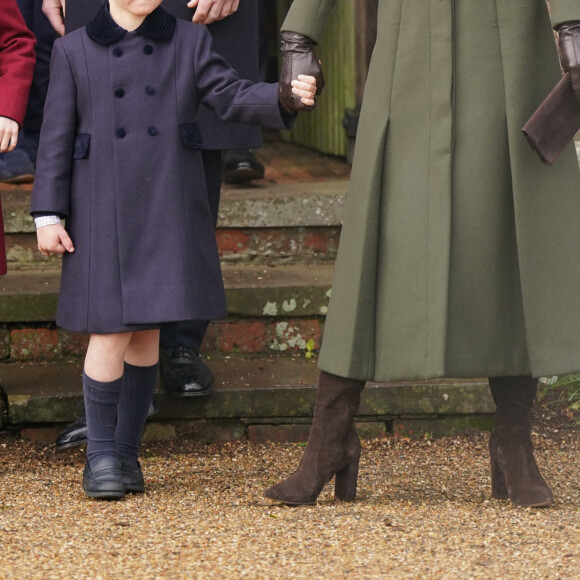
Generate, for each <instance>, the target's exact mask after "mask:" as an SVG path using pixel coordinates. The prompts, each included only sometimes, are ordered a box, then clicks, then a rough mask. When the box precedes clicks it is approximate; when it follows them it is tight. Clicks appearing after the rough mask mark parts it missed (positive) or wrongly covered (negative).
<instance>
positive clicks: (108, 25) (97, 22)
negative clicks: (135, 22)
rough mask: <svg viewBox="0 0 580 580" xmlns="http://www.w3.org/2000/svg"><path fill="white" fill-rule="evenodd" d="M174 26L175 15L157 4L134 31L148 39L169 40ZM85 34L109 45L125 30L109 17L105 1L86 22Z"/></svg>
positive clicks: (118, 38) (120, 36)
mask: <svg viewBox="0 0 580 580" xmlns="http://www.w3.org/2000/svg"><path fill="white" fill-rule="evenodd" d="M175 26H176V18H175V16H173V15H172V14H169V13H168V12H166V11H165V10H163V8H161V6H158V7H157V8H156V9H155V10H153V12H151V14H149V15H147V17H146V18H145V20H144V21H143V23H142V24H141V26H139V28H137V30H135V32H136V33H137V34H141V35H142V36H144V37H145V38H148V39H149V40H159V41H169V40H171V39H172V38H173V35H174V34H175ZM87 34H88V35H89V38H90V39H91V40H94V41H95V42H96V43H98V44H102V45H103V46H109V45H110V44H113V43H115V42H118V41H119V40H121V38H123V37H124V36H125V34H127V31H126V30H125V29H124V28H121V27H120V26H119V25H118V24H117V23H116V22H115V21H114V20H113V19H112V18H111V14H110V13H109V5H108V3H107V2H105V4H103V6H101V8H100V10H99V11H98V12H97V15H96V16H95V18H94V19H93V20H91V21H90V22H89V23H88V24H87Z"/></svg>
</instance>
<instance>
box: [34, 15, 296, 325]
mask: <svg viewBox="0 0 580 580" xmlns="http://www.w3.org/2000/svg"><path fill="white" fill-rule="evenodd" d="M277 90H278V86H277V85H275V84H274V85H268V84H254V83H251V82H250V81H246V80H241V79H239V77H238V76H237V75H236V73H235V71H234V70H233V69H232V68H231V67H230V66H229V65H228V64H227V63H226V62H225V61H224V60H223V59H222V58H221V57H220V56H219V55H218V54H217V53H216V52H214V51H213V50H212V41H211V36H210V35H209V33H208V32H207V30H206V28H205V27H204V26H201V25H195V24H192V23H188V22H183V21H181V20H177V21H176V19H175V17H174V16H172V15H169V14H168V13H167V12H165V11H164V10H163V9H161V8H158V9H157V10H156V11H154V12H153V13H152V14H151V15H149V16H148V17H147V18H146V19H145V21H144V23H143V24H142V25H141V26H140V27H139V28H138V29H137V30H136V31H134V32H129V33H127V32H126V31H124V30H123V29H122V28H120V27H118V26H117V25H116V24H115V23H114V22H113V20H112V19H111V17H110V16H109V13H108V11H107V10H106V9H104V8H103V9H102V10H101V11H100V12H99V14H98V15H97V17H96V18H95V20H93V21H92V22H91V23H89V25H88V26H87V27H86V28H84V29H80V30H77V31H75V32H73V33H70V34H68V35H66V36H65V37H63V38H62V39H59V40H58V41H57V42H56V43H55V47H54V52H53V62H52V70H51V82H50V87H49V91H48V97H47V101H46V108H45V121H44V125H43V128H42V133H41V137H40V148H39V155H38V165H37V172H36V180H35V185H34V191H33V195H32V207H31V211H32V212H51V213H52V212H54V213H56V214H59V215H62V216H64V217H66V220H67V221H66V227H67V230H68V232H69V234H70V236H71V238H72V240H73V243H74V245H75V252H74V253H72V254H66V255H65V256H64V260H63V271H62V282H61V292H60V300H59V306H58V312H57V323H58V324H59V325H60V326H62V327H64V328H67V329H70V330H77V331H87V332H95V333H109V332H121V331H124V330H130V329H132V328H133V325H151V324H158V323H163V322H171V321H178V320H192V319H204V320H207V319H212V318H218V317H220V316H223V315H224V314H225V313H226V308H225V300H224V290H223V283H222V279H221V273H220V266H219V259H218V252H217V247H216V241H215V236H214V223H213V219H212V216H211V213H210V207H209V202H208V197H207V193H206V186H205V181H204V171H203V165H202V159H201V152H200V151H199V149H198V146H199V132H198V131H197V129H196V125H195V123H196V119H197V110H198V107H199V105H200V103H205V104H206V105H207V106H208V107H210V108H212V109H213V110H214V112H215V113H216V114H217V115H218V116H219V117H220V118H222V119H225V120H228V121H230V120H231V121H236V122H245V123H253V124H262V125H267V126H272V127H277V128H282V127H284V126H287V125H288V121H289V120H288V119H287V118H286V117H283V116H282V114H281V112H280V107H279V104H278V97H277Z"/></svg>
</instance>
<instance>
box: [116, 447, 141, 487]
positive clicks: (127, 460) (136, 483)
mask: <svg viewBox="0 0 580 580" xmlns="http://www.w3.org/2000/svg"><path fill="white" fill-rule="evenodd" d="M119 462H120V463H121V475H122V476H123V483H124V484H125V491H126V492H127V493H143V492H144V491H145V480H144V479H143V472H142V471H141V464H140V463H139V461H138V460H137V459H134V458H133V457H129V456H128V455H119Z"/></svg>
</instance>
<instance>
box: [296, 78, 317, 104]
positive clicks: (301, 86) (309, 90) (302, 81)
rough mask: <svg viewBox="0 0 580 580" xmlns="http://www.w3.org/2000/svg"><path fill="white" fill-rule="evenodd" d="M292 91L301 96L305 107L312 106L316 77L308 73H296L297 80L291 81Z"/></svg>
mask: <svg viewBox="0 0 580 580" xmlns="http://www.w3.org/2000/svg"><path fill="white" fill-rule="evenodd" d="M291 84H292V93H294V94H295V95H298V96H299V97H301V99H300V100H301V101H302V103H303V104H304V105H306V106H307V107H313V106H314V104H315V101H314V95H315V94H316V79H315V78H314V77H311V76H308V75H298V80H296V79H294V80H293V81H292V83H291Z"/></svg>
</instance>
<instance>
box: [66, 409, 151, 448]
mask: <svg viewBox="0 0 580 580" xmlns="http://www.w3.org/2000/svg"><path fill="white" fill-rule="evenodd" d="M158 412H159V410H158V409H157V406H156V405H155V399H153V400H152V401H151V405H149V411H148V413H147V417H151V415H155V413H158ZM87 438H88V431H87V417H86V415H85V408H84V406H83V407H81V409H80V411H79V416H78V417H77V418H76V420H75V421H74V422H73V423H71V424H70V425H69V426H68V427H65V428H64V429H63V430H62V431H61V432H60V433H59V434H58V437H57V438H56V447H57V449H68V448H69V447H76V446H77V445H84V444H85V443H86V442H87Z"/></svg>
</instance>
